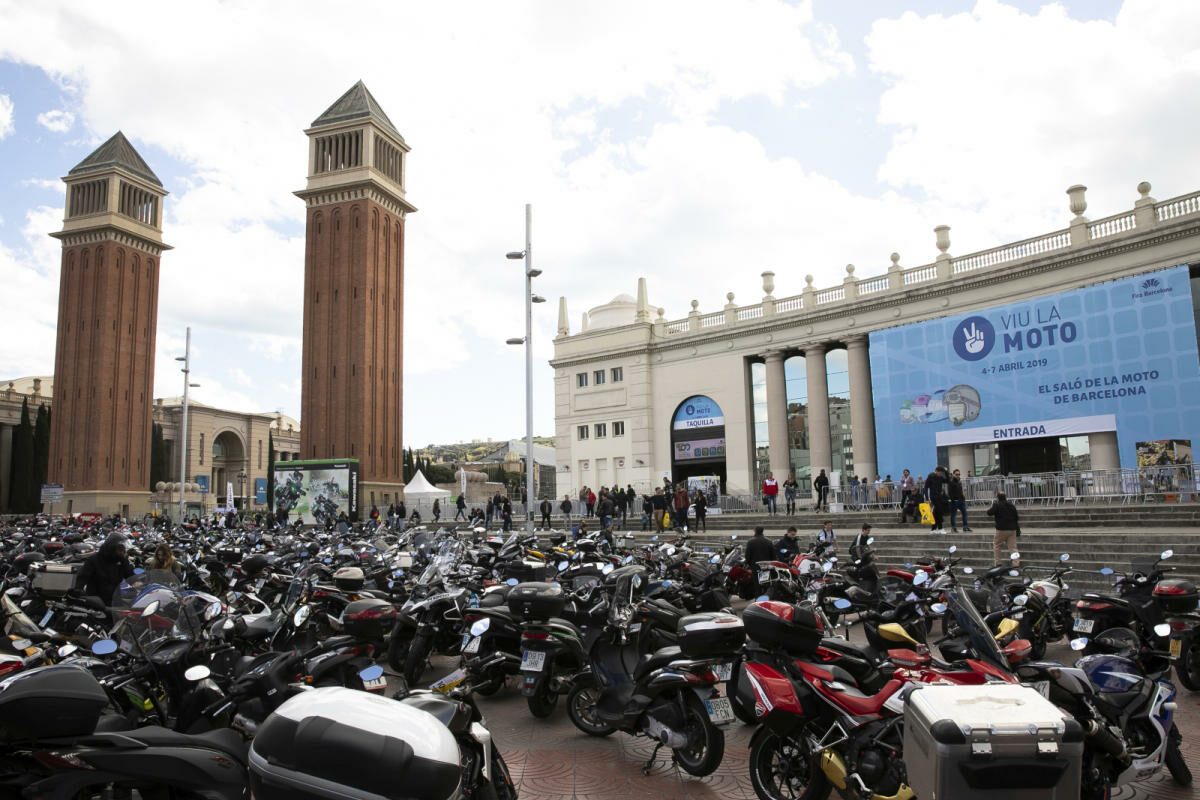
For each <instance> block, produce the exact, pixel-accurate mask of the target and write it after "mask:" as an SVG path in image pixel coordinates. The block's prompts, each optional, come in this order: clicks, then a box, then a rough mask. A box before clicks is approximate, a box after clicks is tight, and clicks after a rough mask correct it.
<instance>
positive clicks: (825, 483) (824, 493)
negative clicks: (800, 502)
mask: <svg viewBox="0 0 1200 800" xmlns="http://www.w3.org/2000/svg"><path fill="white" fill-rule="evenodd" d="M813 488H814V489H816V490H817V509H816V510H817V511H821V510H822V509H826V508H829V476H827V475H826V474H825V470H821V474H820V475H818V476H817V477H816V479H815V480H813Z"/></svg>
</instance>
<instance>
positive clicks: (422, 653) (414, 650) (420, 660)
mask: <svg viewBox="0 0 1200 800" xmlns="http://www.w3.org/2000/svg"><path fill="white" fill-rule="evenodd" d="M430 644H431V641H430V638H429V636H428V635H427V634H421V633H418V634H417V635H416V636H414V637H413V640H412V644H410V645H409V646H408V654H407V655H406V656H405V658H404V680H406V681H408V685H409V686H416V685H417V681H419V680H420V679H421V675H422V674H424V672H425V661H426V659H427V658H428V657H429V648H430Z"/></svg>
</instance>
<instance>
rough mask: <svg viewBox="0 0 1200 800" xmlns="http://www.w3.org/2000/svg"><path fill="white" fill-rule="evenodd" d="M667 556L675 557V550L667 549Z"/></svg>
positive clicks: (672, 548)
mask: <svg viewBox="0 0 1200 800" xmlns="http://www.w3.org/2000/svg"><path fill="white" fill-rule="evenodd" d="M667 555H669V556H673V555H675V548H674V547H668V548H667Z"/></svg>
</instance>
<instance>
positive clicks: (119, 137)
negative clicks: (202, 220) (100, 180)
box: [67, 112, 328, 186]
mask: <svg viewBox="0 0 1200 800" xmlns="http://www.w3.org/2000/svg"><path fill="white" fill-rule="evenodd" d="M326 113H328V112H326ZM113 167H121V168H122V169H125V170H128V171H129V172H132V173H133V174H134V175H137V176H138V177H140V178H145V179H146V180H148V181H150V182H151V183H152V184H154V185H155V186H162V185H163V184H162V181H160V180H159V179H158V176H157V175H155V174H154V170H152V169H150V166H149V165H148V164H147V163H146V162H145V161H143V160H142V157H141V156H140V155H138V151H137V150H134V149H133V145H131V144H130V143H129V140H128V139H126V138H125V134H123V133H121V132H120V131H117V132H116V133H115V134H113V136H112V138H111V139H109V140H108V141H107V142H105V143H104V144H102V145H100V146H99V147H97V148H96V149H95V151H93V152H92V154H91V155H90V156H88V157H87V158H85V159H84V160H83V161H80V162H79V163H78V164H76V165H75V168H74V169H72V170H71V171H70V172H68V173H67V175H83V174H86V173H88V172H100V171H101V170H106V169H112V168H113Z"/></svg>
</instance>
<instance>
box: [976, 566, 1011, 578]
mask: <svg viewBox="0 0 1200 800" xmlns="http://www.w3.org/2000/svg"><path fill="white" fill-rule="evenodd" d="M1010 569H1012V565H1010V564H997V565H996V566H994V567H992V568H991V569H989V570H988V571H987V572H985V573H983V577H985V578H998V577H1000V576H1001V575H1007V574H1008V571H1009V570H1010Z"/></svg>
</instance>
